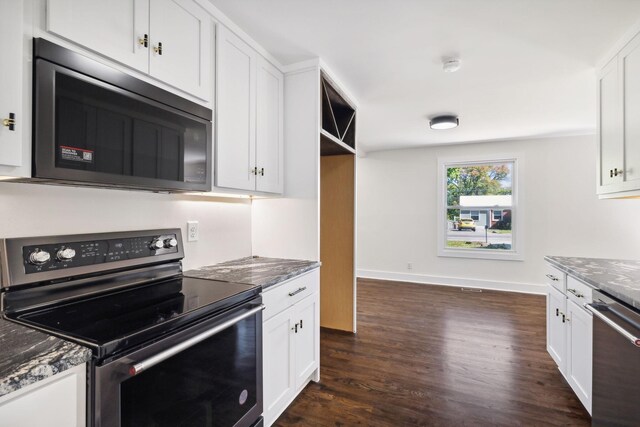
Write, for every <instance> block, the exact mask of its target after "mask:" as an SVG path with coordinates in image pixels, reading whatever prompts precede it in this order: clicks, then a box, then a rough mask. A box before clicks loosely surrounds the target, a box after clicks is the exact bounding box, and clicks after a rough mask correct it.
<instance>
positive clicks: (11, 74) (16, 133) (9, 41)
mask: <svg viewBox="0 0 640 427" xmlns="http://www.w3.org/2000/svg"><path fill="white" fill-rule="evenodd" d="M22 7H23V4H22V2H19V1H15V0H0V40H2V55H0V70H2V78H1V79H0V94H1V95H0V165H7V166H20V165H22V138H23V133H22V131H23V129H24V124H25V123H26V122H25V120H24V118H23V117H21V116H20V113H22V98H23V97H22V71H23V68H22V67H23V62H24V60H23V58H22V38H23V29H22V16H23V10H22ZM11 114H13V117H14V120H15V125H13V126H12V127H13V130H11V128H10V127H9V126H5V125H4V123H3V121H4V119H10V118H11Z"/></svg>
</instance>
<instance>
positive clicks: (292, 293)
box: [289, 286, 307, 297]
mask: <svg viewBox="0 0 640 427" xmlns="http://www.w3.org/2000/svg"><path fill="white" fill-rule="evenodd" d="M306 289H307V287H306V286H303V287H301V288H298V289H296V290H295V291H293V292H289V296H290V297H292V296H294V295H297V294H299V293H300V292H302V291H304V290H306Z"/></svg>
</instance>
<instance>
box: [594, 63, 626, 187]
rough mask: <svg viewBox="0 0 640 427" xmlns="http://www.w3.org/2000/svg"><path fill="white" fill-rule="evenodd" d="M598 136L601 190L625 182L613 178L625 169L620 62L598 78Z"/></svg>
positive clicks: (604, 71) (606, 68)
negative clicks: (620, 103)
mask: <svg viewBox="0 0 640 427" xmlns="http://www.w3.org/2000/svg"><path fill="white" fill-rule="evenodd" d="M598 95H599V97H598V98H599V111H600V114H599V116H600V117H599V129H600V132H599V137H600V179H599V185H600V191H601V192H602V191H606V188H607V187H608V186H611V185H613V184H616V183H618V182H622V176H618V175H616V176H614V174H613V170H614V169H615V168H617V169H619V170H621V169H622V167H623V166H622V164H621V162H622V154H623V146H622V145H623V143H622V128H621V124H622V123H621V121H620V105H619V103H618V101H619V99H620V93H619V85H618V61H617V60H615V59H614V60H612V61H611V62H609V64H608V65H607V66H606V67H604V68H603V69H602V71H601V72H600V75H599V76H598Z"/></svg>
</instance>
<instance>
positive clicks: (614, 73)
mask: <svg viewBox="0 0 640 427" xmlns="http://www.w3.org/2000/svg"><path fill="white" fill-rule="evenodd" d="M638 114H640V34H639V35H636V36H635V37H634V38H633V39H632V40H631V41H630V42H629V43H627V44H626V45H625V46H624V47H623V48H622V50H620V52H618V54H617V55H615V56H614V57H613V58H612V59H611V60H610V61H609V62H608V63H607V64H606V65H605V66H604V67H603V68H602V69H601V70H600V71H599V73H598V188H597V192H598V195H599V196H600V198H624V197H638V196H640V123H638V121H637V120H636V118H637V116H638Z"/></svg>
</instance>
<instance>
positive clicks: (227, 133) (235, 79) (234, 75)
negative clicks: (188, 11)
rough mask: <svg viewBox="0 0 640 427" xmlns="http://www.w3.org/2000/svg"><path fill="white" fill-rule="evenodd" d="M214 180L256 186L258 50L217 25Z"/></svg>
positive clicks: (241, 186) (229, 185) (223, 184)
mask: <svg viewBox="0 0 640 427" xmlns="http://www.w3.org/2000/svg"><path fill="white" fill-rule="evenodd" d="M217 29H218V34H217V37H216V44H217V49H216V53H217V55H218V56H217V60H216V64H217V67H218V72H217V83H216V84H217V89H216V94H217V97H218V99H217V118H218V121H217V123H216V128H217V138H216V171H215V176H216V180H215V184H216V186H218V187H227V188H234V189H240V190H255V188H256V175H255V173H254V168H255V163H256V161H255V160H256V151H255V148H256V144H255V142H256V118H255V117H256V116H255V115H256V58H257V53H256V52H255V51H254V50H253V49H252V48H251V47H250V46H249V45H247V44H246V43H245V42H243V41H242V40H240V39H239V38H238V37H237V36H236V35H235V34H233V33H232V32H231V31H229V30H227V29H226V28H224V27H223V26H221V25H218V27H217Z"/></svg>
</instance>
